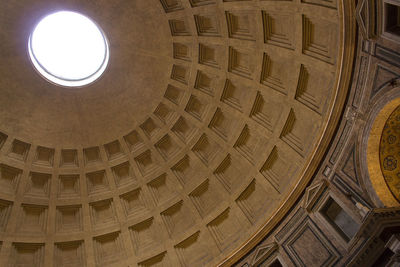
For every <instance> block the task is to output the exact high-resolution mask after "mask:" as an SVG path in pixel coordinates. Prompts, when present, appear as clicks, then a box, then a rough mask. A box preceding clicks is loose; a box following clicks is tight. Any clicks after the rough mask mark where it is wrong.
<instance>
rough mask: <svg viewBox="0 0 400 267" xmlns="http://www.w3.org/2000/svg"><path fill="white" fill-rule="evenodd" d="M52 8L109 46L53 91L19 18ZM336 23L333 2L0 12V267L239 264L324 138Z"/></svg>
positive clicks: (187, 2)
mask: <svg viewBox="0 0 400 267" xmlns="http://www.w3.org/2000/svg"><path fill="white" fill-rule="evenodd" d="M57 10H72V11H77V12H80V13H82V14H84V15H87V16H88V17H90V18H91V19H93V20H94V21H96V22H97V23H98V24H99V26H100V27H101V28H102V29H103V30H104V32H105V33H106V35H107V37H108V41H109V44H110V62H109V66H108V69H107V70H106V72H105V74H104V75H103V76H102V77H101V78H100V79H99V80H98V81H96V82H95V83H93V84H92V85H89V86H86V87H82V88H75V89H71V88H64V87H59V86H55V85H53V84H51V83H49V82H47V81H46V80H45V79H43V78H42V77H41V76H40V75H39V74H38V73H36V72H35V70H34V68H33V67H32V65H31V63H30V61H29V57H28V56H27V40H28V38H29V34H30V33H31V30H32V27H33V25H35V23H37V21H38V20H39V19H40V18H41V17H43V16H45V15H47V14H48V13H51V12H53V11H57ZM343 17H344V10H343V8H342V5H341V3H338V2H337V1H336V0H331V1H327V0H303V1H301V2H300V1H255V0H254V1H233V0H232V1H227V0H226V1H222V0H147V1H132V0H131V1H126V0H119V1H105V0H100V1H78V0H68V1H54V0H53V1H33V2H32V1H11V2H10V1H9V2H7V3H2V4H1V9H0V22H1V25H6V27H2V30H1V31H0V36H1V40H2V41H1V42H0V56H1V61H0V73H1V79H0V90H1V95H0V106H1V109H0V112H1V114H0V125H1V126H0V131H1V132H2V133H1V135H0V141H1V142H0V144H1V150H0V154H1V155H0V162H1V165H0V167H1V175H0V185H1V186H0V198H1V201H0V230H1V234H0V237H1V240H3V243H2V244H3V247H4V246H7V247H8V251H10V253H9V254H8V255H7V257H6V258H4V257H3V258H2V259H1V260H0V265H2V263H11V265H12V266H14V265H13V264H15V265H18V264H28V263H29V264H30V263H31V262H32V261H33V262H34V264H35V266H53V265H59V266H65V265H66V264H68V263H69V264H72V265H73V266H83V265H85V264H86V265H87V266H95V265H97V266H105V265H107V264H111V265H113V264H114V265H115V266H128V265H129V266H135V264H137V265H139V266H153V265H156V264H164V265H171V266H178V265H179V264H180V265H182V266H196V265H217V264H220V263H228V262H230V261H231V260H232V259H238V258H239V257H240V256H241V255H243V253H245V252H246V249H247V248H246V247H248V246H252V245H254V244H255V243H256V242H258V241H259V240H260V239H261V238H262V237H263V236H265V235H266V234H267V233H268V231H270V230H271V229H272V228H273V227H274V225H276V224H277V223H278V222H279V220H280V218H282V216H284V214H285V213H286V212H287V211H288V210H289V209H290V207H291V205H292V204H293V203H294V201H296V199H297V197H298V196H299V194H300V193H301V192H302V191H303V190H304V187H305V185H306V184H307V181H308V180H309V179H310V177H311V175H312V172H313V170H314V169H315V168H316V165H317V164H318V160H319V157H321V155H322V153H323V152H324V149H325V148H326V145H327V143H328V142H329V138H330V135H331V134H332V129H333V127H334V126H335V124H336V122H337V119H338V116H339V114H340V112H341V110H340V109H341V105H342V102H343V96H344V95H345V93H346V90H347V89H346V85H347V84H346V81H343V80H345V79H347V78H346V76H348V75H349V73H350V71H349V70H348V69H347V67H346V66H347V65H349V66H350V64H346V62H344V61H343V54H344V53H345V51H344V50H343V48H344V47H345V45H344V44H345V41H346V40H345V38H344V33H345V26H346V25H345V23H344V19H343ZM349 58H351V57H349ZM348 60H350V61H351V59H348ZM22 255H23V257H22ZM71 255H72V256H71ZM74 264H75V265H74Z"/></svg>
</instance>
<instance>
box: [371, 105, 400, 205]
mask: <svg viewBox="0 0 400 267" xmlns="http://www.w3.org/2000/svg"><path fill="white" fill-rule="evenodd" d="M396 118H399V119H400V98H396V99H394V100H392V101H391V102H389V103H388V104H386V106H384V107H383V108H382V109H381V111H380V112H379V113H378V115H377V116H376V118H375V121H374V123H373V125H372V128H371V132H370V134H369V138H368V150H367V164H368V172H369V176H370V180H371V183H372V186H373V188H374V190H375V192H376V194H377V195H378V197H379V199H380V200H381V201H382V203H383V204H384V205H385V206H387V207H396V206H399V204H400V202H399V201H400V195H399V192H400V175H399V176H397V173H400V170H399V167H398V165H399V164H400V154H399V152H400V147H399V145H400V143H399V138H400V130H399V128H400V121H396Z"/></svg>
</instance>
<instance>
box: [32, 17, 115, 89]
mask: <svg viewBox="0 0 400 267" xmlns="http://www.w3.org/2000/svg"><path fill="white" fill-rule="evenodd" d="M28 51H29V56H30V58H31V61H32V63H33V65H34V67H35V68H36V70H37V71H38V72H39V73H40V74H41V75H42V76H43V77H44V78H46V79H48V80H49V81H51V82H53V83H55V84H58V85H62V86H68V87H77V86H84V85H88V84H90V83H92V82H94V81H95V80H97V79H98V78H99V77H100V76H101V75H102V74H103V72H104V71H105V70H106V68H107V64H108V60H109V47H108V42H107V38H106V36H105V34H104V32H103V31H102V30H101V29H100V28H99V26H98V25H96V24H95V23H94V22H93V21H92V20H91V19H89V18H88V17H86V16H84V15H82V14H79V13H76V12H71V11H59V12H55V13H52V14H50V15H47V16H45V17H44V18H42V19H41V20H40V21H39V23H38V24H37V25H36V26H35V28H34V29H33V32H32V34H31V35H30V37H29V41H28Z"/></svg>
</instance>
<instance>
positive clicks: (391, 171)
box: [379, 106, 400, 201]
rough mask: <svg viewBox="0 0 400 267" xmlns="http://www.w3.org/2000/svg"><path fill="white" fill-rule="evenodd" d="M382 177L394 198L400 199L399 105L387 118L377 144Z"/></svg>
mask: <svg viewBox="0 0 400 267" xmlns="http://www.w3.org/2000/svg"><path fill="white" fill-rule="evenodd" d="M379 159H380V163H381V170H382V173H383V177H384V179H385V182H386V184H387V186H388V187H389V190H390V192H392V194H393V196H394V198H396V199H397V201H400V106H398V107H397V108H396V109H395V110H394V111H393V112H392V113H391V114H390V116H389V118H388V119H387V121H386V123H385V126H384V127H383V131H382V137H381V142H380V146H379Z"/></svg>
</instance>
